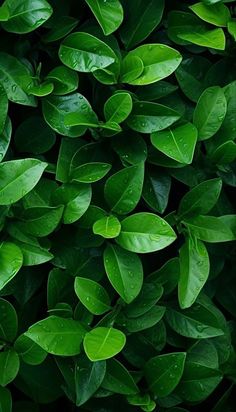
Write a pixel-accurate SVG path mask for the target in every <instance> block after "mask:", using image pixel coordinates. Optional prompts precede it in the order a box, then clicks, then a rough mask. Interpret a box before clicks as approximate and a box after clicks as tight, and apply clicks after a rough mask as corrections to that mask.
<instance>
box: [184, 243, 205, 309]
mask: <svg viewBox="0 0 236 412" xmlns="http://www.w3.org/2000/svg"><path fill="white" fill-rule="evenodd" d="M209 271H210V262H209V256H208V252H207V249H206V247H205V245H204V243H202V242H201V241H200V240H196V239H191V238H187V239H186V240H185V243H184V245H183V246H182V247H181V249H180V279H179V283H178V298H179V304H180V307H181V308H182V309H186V308H188V307H190V306H191V305H192V304H193V303H194V302H195V300H196V299H197V297H198V295H199V293H200V291H201V290H202V288H203V286H204V285H205V283H206V281H207V279H208V276H209Z"/></svg>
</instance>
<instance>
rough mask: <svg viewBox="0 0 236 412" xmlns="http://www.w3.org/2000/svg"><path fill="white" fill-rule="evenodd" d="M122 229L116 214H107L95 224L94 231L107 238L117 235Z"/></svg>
mask: <svg viewBox="0 0 236 412" xmlns="http://www.w3.org/2000/svg"><path fill="white" fill-rule="evenodd" d="M120 230H121V224H120V222H119V220H118V219H117V217H115V216H105V217H102V218H101V219H99V220H97V221H96V222H95V223H94V224H93V233H95V235H100V236H102V237H105V238H106V239H111V238H114V237H117V236H118V235H119V233H120Z"/></svg>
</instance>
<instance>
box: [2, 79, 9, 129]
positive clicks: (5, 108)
mask: <svg viewBox="0 0 236 412" xmlns="http://www.w3.org/2000/svg"><path fill="white" fill-rule="evenodd" d="M0 102H1V106H0V134H2V133H3V131H4V126H5V122H6V118H7V111H8V98H7V95H6V92H5V89H4V88H3V86H2V85H1V84H0Z"/></svg>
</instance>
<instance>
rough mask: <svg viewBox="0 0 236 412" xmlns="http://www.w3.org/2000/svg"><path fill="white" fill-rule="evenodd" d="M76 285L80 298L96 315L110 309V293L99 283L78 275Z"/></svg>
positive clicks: (76, 291)
mask: <svg viewBox="0 0 236 412" xmlns="http://www.w3.org/2000/svg"><path fill="white" fill-rule="evenodd" d="M74 287H75V293H76V295H77V296H78V298H79V300H80V301H81V302H82V303H83V305H84V306H85V307H86V308H87V309H88V310H89V311H90V312H91V313H93V314H94V315H102V314H103V313H105V312H107V311H108V310H109V309H110V304H111V302H110V298H109V295H108V293H107V291H106V289H104V287H103V286H101V285H99V283H97V282H94V280H91V279H86V278H80V277H76V278H75V284H74Z"/></svg>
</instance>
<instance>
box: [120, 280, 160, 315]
mask: <svg viewBox="0 0 236 412" xmlns="http://www.w3.org/2000/svg"><path fill="white" fill-rule="evenodd" d="M163 291H164V289H163V287H162V286H161V285H159V284H154V283H144V284H143V286H142V289H141V291H140V293H139V295H138V296H137V297H136V298H135V299H134V301H133V302H132V303H130V304H129V305H128V306H127V308H126V309H125V314H126V316H128V317H129V318H139V317H140V316H141V315H144V314H145V313H146V312H148V311H149V309H151V308H152V307H153V306H155V304H156V303H157V302H158V300H159V299H160V298H161V296H162V294H163Z"/></svg>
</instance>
